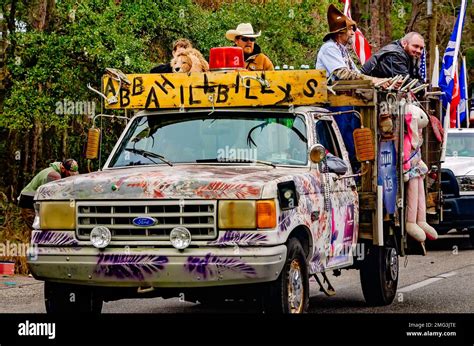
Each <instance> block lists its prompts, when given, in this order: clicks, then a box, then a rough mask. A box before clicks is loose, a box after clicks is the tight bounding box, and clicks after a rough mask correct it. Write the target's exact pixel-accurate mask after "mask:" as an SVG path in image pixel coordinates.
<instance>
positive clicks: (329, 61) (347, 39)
mask: <svg viewBox="0 0 474 346" xmlns="http://www.w3.org/2000/svg"><path fill="white" fill-rule="evenodd" d="M327 18H328V24H329V32H328V33H327V34H326V35H325V36H324V38H323V41H324V44H323V45H322V46H321V49H320V50H319V52H318V57H317V59H316V69H322V70H326V76H327V77H328V78H330V79H331V81H335V80H354V79H367V80H372V81H373V82H374V83H376V82H378V81H380V79H379V78H375V77H370V76H366V75H363V74H361V73H360V71H359V69H358V68H357V66H356V65H355V63H354V61H352V59H351V57H350V55H349V51H348V49H347V46H348V45H350V44H352V39H353V37H354V33H355V30H356V28H357V27H356V22H354V21H353V20H352V19H350V18H349V17H346V16H345V15H344V14H343V13H342V12H341V11H339V10H338V9H337V8H336V7H335V6H334V5H332V4H331V5H329V8H328V14H327ZM331 110H333V111H350V110H354V108H353V107H332V108H331ZM334 118H335V120H336V123H337V125H338V127H339V130H340V131H341V134H342V138H343V139H344V143H345V145H346V148H347V151H348V153H349V160H350V162H351V165H352V168H353V170H354V171H358V170H359V169H360V164H359V163H358V162H357V157H356V155H355V147H354V139H353V136H352V133H353V132H354V129H356V128H359V127H360V120H359V118H358V117H356V116H355V115H354V114H351V113H348V114H342V115H336V116H334Z"/></svg>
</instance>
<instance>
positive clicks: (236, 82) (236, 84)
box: [235, 74, 240, 94]
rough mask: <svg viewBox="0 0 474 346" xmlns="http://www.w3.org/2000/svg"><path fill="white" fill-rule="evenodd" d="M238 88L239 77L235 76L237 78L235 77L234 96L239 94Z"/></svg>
mask: <svg viewBox="0 0 474 346" xmlns="http://www.w3.org/2000/svg"><path fill="white" fill-rule="evenodd" d="M239 87H240V75H239V74H237V76H235V93H236V94H238V93H239Z"/></svg>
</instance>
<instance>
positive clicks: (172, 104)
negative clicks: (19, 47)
mask: <svg viewBox="0 0 474 346" xmlns="http://www.w3.org/2000/svg"><path fill="white" fill-rule="evenodd" d="M126 77H127V78H128V80H129V82H130V84H126V83H124V82H122V83H121V87H120V90H119V82H118V81H117V80H116V79H114V78H111V77H110V76H108V75H106V76H104V77H103V81H102V82H103V84H102V85H103V93H104V95H105V96H106V98H107V101H106V102H105V104H106V108H107V109H127V108H128V109H144V108H148V109H152V108H182V107H183V108H190V107H192V108H198V107H199V108H207V107H239V106H242V107H245V106H285V105H295V106H296V105H311V104H321V103H326V102H327V99H328V98H327V90H326V73H325V71H321V70H301V71H295V70H288V71H265V72H264V71H260V72H248V71H245V72H204V73H191V74H186V73H164V74H129V75H126Z"/></svg>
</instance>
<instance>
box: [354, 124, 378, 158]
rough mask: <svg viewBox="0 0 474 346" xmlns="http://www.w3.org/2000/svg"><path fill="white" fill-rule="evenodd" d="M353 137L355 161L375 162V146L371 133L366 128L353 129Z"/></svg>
mask: <svg viewBox="0 0 474 346" xmlns="http://www.w3.org/2000/svg"><path fill="white" fill-rule="evenodd" d="M353 136H354V146H355V152H356V157H357V160H358V161H360V162H363V161H373V160H375V145H374V137H373V135H372V131H371V130H370V129H369V128H368V127H362V128H360V129H355V130H354V132H353Z"/></svg>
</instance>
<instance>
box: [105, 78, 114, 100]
mask: <svg viewBox="0 0 474 346" xmlns="http://www.w3.org/2000/svg"><path fill="white" fill-rule="evenodd" d="M109 93H110V94H112V95H115V87H114V82H113V79H112V78H109V79H107V84H106V85H105V92H104V95H105V96H107V95H108V94H109Z"/></svg>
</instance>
